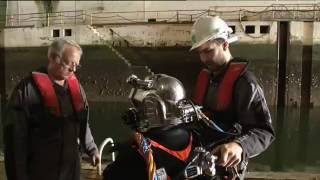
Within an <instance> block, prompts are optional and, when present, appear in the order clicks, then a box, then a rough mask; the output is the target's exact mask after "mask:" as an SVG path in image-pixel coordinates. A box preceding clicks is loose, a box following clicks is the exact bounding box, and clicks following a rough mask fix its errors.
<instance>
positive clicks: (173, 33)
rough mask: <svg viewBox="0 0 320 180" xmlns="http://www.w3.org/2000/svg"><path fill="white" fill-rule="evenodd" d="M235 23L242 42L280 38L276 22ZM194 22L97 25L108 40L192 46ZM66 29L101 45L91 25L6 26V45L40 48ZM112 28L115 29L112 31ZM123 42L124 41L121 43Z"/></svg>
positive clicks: (75, 36)
mask: <svg viewBox="0 0 320 180" xmlns="http://www.w3.org/2000/svg"><path fill="white" fill-rule="evenodd" d="M229 25H233V26H235V29H236V31H235V35H237V36H238V37H239V39H240V42H250V43H267V44H273V43H275V42H276V38H277V23H276V22H257V21H252V22H250V21H246V22H229ZM247 25H254V26H255V27H256V31H255V33H254V34H246V33H244V28H245V26H247ZM260 25H269V26H270V33H267V34H260V32H259V28H260ZM191 26H192V24H146V25H105V26H103V27H96V29H97V30H98V32H100V33H101V34H102V35H103V36H104V39H105V40H108V41H113V42H115V43H119V42H118V41H123V40H124V39H125V40H127V41H128V42H129V43H130V44H131V45H132V46H137V47H141V46H147V47H158V46H160V47H166V46H169V47H171V46H190V45H191V41H190V30H191ZM65 29H71V31H72V35H71V36H70V37H66V38H70V39H74V40H76V41H78V42H79V43H80V44H86V45H89V44H91V45H92V44H101V41H100V40H99V38H98V37H97V36H96V35H95V34H93V32H91V31H90V30H89V29H88V26H87V25H64V26H49V27H34V28H32V27H24V28H7V29H5V46H6V47H26V46H27V47H33V46H35V47H37V46H47V45H48V44H49V43H50V42H51V41H52V40H53V39H54V37H53V31H54V30H59V32H60V33H59V34H60V37H65V36H64V32H65ZM110 29H111V30H112V31H113V32H114V33H113V34H112V33H111V31H110ZM120 43H121V42H120ZM116 45H117V44H116Z"/></svg>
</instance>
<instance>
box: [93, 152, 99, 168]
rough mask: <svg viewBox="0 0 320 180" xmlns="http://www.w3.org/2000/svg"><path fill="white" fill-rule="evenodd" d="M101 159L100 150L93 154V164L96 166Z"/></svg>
mask: <svg viewBox="0 0 320 180" xmlns="http://www.w3.org/2000/svg"><path fill="white" fill-rule="evenodd" d="M100 161H101V158H100V156H99V152H95V153H94V154H93V155H92V156H91V164H92V166H96V165H97V164H99V163H100Z"/></svg>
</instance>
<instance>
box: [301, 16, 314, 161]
mask: <svg viewBox="0 0 320 180" xmlns="http://www.w3.org/2000/svg"><path fill="white" fill-rule="evenodd" d="M303 28H304V31H303V40H302V43H303V44H302V45H303V46H302V75H301V76H302V77H301V104H300V122H299V132H300V134H299V135H300V137H299V147H298V148H299V149H298V153H299V154H298V158H299V160H300V162H303V163H305V162H307V160H308V147H309V141H308V136H309V130H310V128H309V113H310V112H309V109H310V95H311V75H312V74H311V73H312V70H311V69H312V44H313V22H304V26H303Z"/></svg>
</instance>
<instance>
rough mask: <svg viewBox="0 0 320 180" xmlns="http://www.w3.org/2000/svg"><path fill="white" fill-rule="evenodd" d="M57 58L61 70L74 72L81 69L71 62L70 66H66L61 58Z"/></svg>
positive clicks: (78, 65)
mask: <svg viewBox="0 0 320 180" xmlns="http://www.w3.org/2000/svg"><path fill="white" fill-rule="evenodd" d="M58 57H59V58H60V63H58V64H59V65H61V66H62V67H63V68H65V69H68V70H69V71H70V72H75V71H77V70H78V69H80V68H81V65H80V64H76V63H75V62H71V64H66V63H65V61H64V60H63V58H61V57H60V56H58Z"/></svg>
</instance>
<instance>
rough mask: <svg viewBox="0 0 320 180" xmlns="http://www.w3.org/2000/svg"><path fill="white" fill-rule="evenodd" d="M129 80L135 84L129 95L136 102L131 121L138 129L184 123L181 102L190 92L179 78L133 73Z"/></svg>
mask: <svg viewBox="0 0 320 180" xmlns="http://www.w3.org/2000/svg"><path fill="white" fill-rule="evenodd" d="M127 82H128V83H129V84H131V85H132V86H133V88H132V89H131V92H130V95H129V99H130V100H131V102H132V104H133V105H134V109H133V108H131V112H130V114H131V115H130V116H131V117H134V118H130V119H131V120H129V121H131V123H133V124H135V126H136V129H137V130H138V131H141V132H145V131H147V130H149V129H150V128H155V127H164V126H174V125H178V124H180V123H183V121H182V120H181V115H180V113H179V110H178V107H177V104H178V102H179V101H180V100H183V99H185V97H186V93H185V89H184V87H183V85H182V83H181V82H180V81H179V80H178V79H176V78H174V77H172V76H168V75H165V74H154V75H151V76H147V77H146V78H145V79H144V80H141V79H139V78H137V76H135V75H131V76H130V77H129V78H128V79H127ZM132 119H133V120H132ZM125 121H126V120H125ZM127 124H129V123H127Z"/></svg>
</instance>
